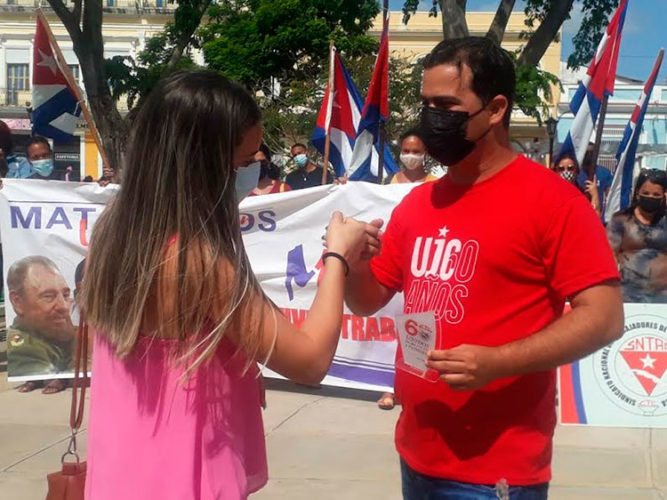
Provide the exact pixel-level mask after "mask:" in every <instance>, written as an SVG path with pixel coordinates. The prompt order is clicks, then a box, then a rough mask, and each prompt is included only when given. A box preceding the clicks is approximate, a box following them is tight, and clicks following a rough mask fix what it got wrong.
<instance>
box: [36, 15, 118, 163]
mask: <svg viewBox="0 0 667 500" xmlns="http://www.w3.org/2000/svg"><path fill="white" fill-rule="evenodd" d="M36 12H37V17H38V18H40V20H41V21H42V23H43V24H44V27H45V28H46V35H47V37H48V38H49V43H50V44H51V48H52V49H53V50H54V52H55V55H56V59H58V65H59V66H60V70H61V71H62V73H63V75H64V76H65V79H66V80H67V83H68V84H69V86H70V87H71V89H72V91H73V92H74V96H75V97H76V100H77V103H78V104H79V106H81V112H82V113H83V116H84V118H85V120H86V122H87V123H88V128H89V129H90V132H91V134H92V136H93V140H94V141H95V145H96V146H97V150H98V151H99V152H100V156H101V157H102V171H103V172H104V175H107V174H111V175H113V170H112V169H111V164H110V163H109V158H108V156H107V154H106V152H105V151H104V146H103V145H102V139H101V137H100V134H99V132H98V130H97V127H96V126H95V121H94V120H93V116H92V115H91V114H90V110H89V109H88V105H87V104H86V101H85V99H84V98H83V94H82V93H81V89H80V88H79V85H78V83H77V82H76V80H75V79H74V75H72V73H71V71H70V69H69V66H68V65H67V61H66V60H65V56H63V53H62V51H61V50H60V45H58V41H57V40H56V37H55V36H54V35H53V32H52V31H51V26H50V25H49V21H48V20H47V19H46V17H45V16H44V13H43V12H42V10H41V9H39V8H38V9H37V11H36Z"/></svg>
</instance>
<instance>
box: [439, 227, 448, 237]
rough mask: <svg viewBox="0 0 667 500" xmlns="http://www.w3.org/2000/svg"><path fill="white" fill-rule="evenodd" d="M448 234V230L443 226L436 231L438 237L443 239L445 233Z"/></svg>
mask: <svg viewBox="0 0 667 500" xmlns="http://www.w3.org/2000/svg"><path fill="white" fill-rule="evenodd" d="M448 232H449V229H447V226H443V227H442V228H441V229H440V230H439V231H438V233H439V234H440V236H442V237H443V238H446V237H447V233H448Z"/></svg>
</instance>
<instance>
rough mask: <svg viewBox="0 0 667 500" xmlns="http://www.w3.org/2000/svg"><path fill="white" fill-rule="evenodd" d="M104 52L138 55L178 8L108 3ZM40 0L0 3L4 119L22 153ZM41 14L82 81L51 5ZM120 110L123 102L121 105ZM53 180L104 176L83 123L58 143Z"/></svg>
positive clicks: (160, 1)
mask: <svg viewBox="0 0 667 500" xmlns="http://www.w3.org/2000/svg"><path fill="white" fill-rule="evenodd" d="M104 2H105V5H106V7H105V9H104V24H103V28H102V33H103V36H104V53H105V56H106V57H113V56H131V57H134V56H135V55H136V54H137V53H138V52H139V51H141V50H142V49H143V47H144V44H145V40H146V39H147V38H149V37H151V36H152V35H154V34H156V33H159V32H160V31H162V29H163V27H164V25H165V23H166V22H168V21H170V20H172V19H173V11H174V8H175V6H174V4H173V3H167V1H166V0H136V1H135V0H104ZM38 4H39V2H38V0H0V120H3V121H5V122H6V123H7V124H8V125H9V127H10V129H12V132H13V136H14V141H15V144H16V149H17V151H19V152H22V151H23V149H24V146H25V143H26V142H27V140H28V138H29V137H30V129H31V127H30V114H29V113H30V109H31V100H32V93H31V86H32V65H33V62H32V59H33V57H32V49H33V40H34V37H35V9H36V7H37V6H38ZM43 4H44V6H43V7H42V10H43V12H44V14H45V15H46V17H47V19H48V20H49V24H50V25H51V29H52V31H53V33H54V35H55V37H56V39H57V40H58V44H59V45H60V47H61V49H62V52H63V55H64V57H65V60H66V61H67V64H68V66H69V68H70V70H71V71H72V74H73V75H74V77H75V78H76V79H77V80H78V81H79V85H80V87H81V88H82V89H83V82H82V81H81V79H80V70H79V61H78V59H77V57H76V55H75V54H74V51H73V50H72V42H71V40H70V38H69V35H68V33H67V30H66V29H65V27H64V26H63V25H62V23H60V21H59V20H58V18H57V16H56V15H55V14H53V11H52V10H51V9H50V8H48V4H47V3H46V2H43ZM119 107H120V108H121V112H123V111H126V109H125V110H123V107H124V105H123V102H122V101H121V102H120V103H119ZM53 148H54V153H55V163H56V168H55V172H54V174H53V175H54V177H56V178H64V173H65V170H66V169H67V167H68V166H71V167H72V171H73V173H72V175H71V176H70V179H72V180H75V179H79V178H83V177H85V176H86V175H90V176H91V177H93V178H94V179H97V178H99V177H100V176H101V175H102V161H101V159H100V157H99V154H98V152H97V148H96V146H95V143H94V142H93V139H92V136H91V134H90V132H89V131H88V128H87V126H86V125H85V123H84V121H83V120H80V121H79V126H78V127H77V130H76V132H75V137H74V139H72V140H71V141H70V142H68V143H58V142H56V143H54V144H53Z"/></svg>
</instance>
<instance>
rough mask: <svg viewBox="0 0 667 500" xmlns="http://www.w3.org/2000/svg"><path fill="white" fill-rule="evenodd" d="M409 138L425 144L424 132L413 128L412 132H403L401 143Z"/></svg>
mask: <svg viewBox="0 0 667 500" xmlns="http://www.w3.org/2000/svg"><path fill="white" fill-rule="evenodd" d="M408 137H416V138H418V139H419V140H421V141H422V142H424V137H423V135H422V132H421V130H419V129H417V128H411V129H410V130H406V131H405V132H403V133H402V134H401V137H400V141H401V142H403V141H404V140H405V139H407V138H408Z"/></svg>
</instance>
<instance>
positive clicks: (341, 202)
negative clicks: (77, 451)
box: [0, 179, 413, 390]
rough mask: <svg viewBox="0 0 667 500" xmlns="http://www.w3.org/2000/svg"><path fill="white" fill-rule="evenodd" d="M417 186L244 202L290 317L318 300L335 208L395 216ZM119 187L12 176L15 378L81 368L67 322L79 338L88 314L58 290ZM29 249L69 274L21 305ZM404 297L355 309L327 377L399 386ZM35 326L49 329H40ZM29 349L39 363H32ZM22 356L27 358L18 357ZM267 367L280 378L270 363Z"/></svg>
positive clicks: (256, 247) (8, 212)
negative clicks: (17, 283) (364, 310)
mask: <svg viewBox="0 0 667 500" xmlns="http://www.w3.org/2000/svg"><path fill="white" fill-rule="evenodd" d="M412 187H413V186H412V185H405V184H403V185H401V184H394V185H390V186H377V185H374V184H367V183H348V184H346V185H344V186H323V187H317V188H312V189H307V190H301V191H293V192H288V193H280V194H274V195H265V196H259V197H251V198H247V199H246V200H244V201H243V202H242V203H241V207H240V211H241V229H242V231H243V234H244V241H245V245H246V250H247V252H248V255H249V257H250V261H251V263H252V267H253V270H254V271H255V274H256V275H257V277H258V278H259V280H260V282H261V284H262V287H263V288H264V290H265V291H266V293H267V295H268V296H269V297H270V298H271V299H272V300H273V301H274V302H275V303H276V304H277V305H278V306H279V307H280V308H281V309H282V310H283V312H284V313H285V315H286V316H287V318H288V319H289V320H290V321H292V322H293V323H295V324H299V323H300V322H301V321H303V319H304V318H305V317H306V315H307V314H308V310H309V308H310V305H311V304H312V301H313V298H314V296H315V292H316V288H317V280H318V277H319V271H320V268H321V262H320V256H321V254H322V251H323V247H322V239H321V237H322V235H323V234H324V231H325V227H326V225H327V223H328V221H329V218H330V216H331V213H332V212H334V211H335V210H340V211H341V212H343V213H344V215H346V216H352V217H355V218H359V219H362V220H372V219H375V218H383V219H385V221H387V220H388V219H389V217H390V215H391V211H392V210H393V208H394V207H395V206H396V204H398V202H399V201H400V200H401V199H402V198H403V196H405V194H406V193H408V192H409V191H410V189H412ZM116 189H117V187H111V186H110V187H107V188H100V187H99V186H97V185H96V184H89V183H82V184H79V183H65V182H53V181H33V180H16V179H5V180H4V188H3V189H2V190H0V236H1V239H2V242H3V256H4V266H3V267H4V269H3V273H4V274H3V276H4V279H5V283H4V285H5V297H6V301H5V302H6V315H7V325H8V326H9V330H8V338H7V342H8V351H9V352H8V358H9V378H10V380H12V381H14V380H33V379H44V378H56V377H63V378H64V377H70V376H71V373H70V371H71V345H70V343H68V340H67V333H66V332H65V333H63V330H67V331H71V333H70V334H69V336H70V337H72V338H73V332H74V330H73V325H76V323H77V322H78V319H77V314H76V308H75V307H74V305H73V301H71V300H70V301H69V303H68V305H67V310H68V311H69V315H67V316H68V318H64V317H63V316H65V315H66V314H65V306H64V303H65V302H67V300H62V301H61V302H60V303H59V302H58V300H59V297H60V295H63V294H60V295H58V294H59V293H60V290H62V289H63V288H64V287H66V288H69V289H71V290H72V293H71V295H72V297H73V295H74V291H75V290H76V285H77V283H76V281H77V278H76V277H75V275H76V274H77V266H78V265H79V264H80V263H81V261H82V260H83V259H84V258H85V255H86V251H87V246H88V240H89V238H90V234H91V229H92V227H93V225H94V223H95V221H96V220H97V219H98V217H99V215H100V214H101V212H102V211H103V210H104V206H105V203H106V202H107V201H108V200H110V199H111V198H112V196H113V195H114V193H115V192H116ZM29 256H42V257H47V258H49V259H51V260H52V261H53V262H54V263H55V265H56V266H57V268H58V271H59V272H58V273H51V274H50V275H49V276H50V278H51V281H49V280H46V281H48V282H49V284H51V285H52V288H53V287H55V289H54V290H50V291H49V290H46V289H45V290H39V289H36V290H35V294H34V296H32V297H29V298H28V299H24V300H23V303H21V299H20V298H17V297H16V296H14V297H13V300H12V297H11V296H10V293H9V290H8V288H7V273H8V271H9V269H10V267H11V266H12V265H13V264H15V263H17V262H20V261H21V260H22V259H25V258H26V257H29ZM24 267H25V266H24ZM38 267H39V266H38ZM15 268H16V267H15ZM15 274H16V273H15ZM54 274H55V276H54ZM58 276H60V277H61V278H59V277H58ZM79 286H80V284H79ZM37 288H39V286H38V287H37ZM46 292H50V293H51V295H48V296H47V299H53V300H52V301H51V302H49V304H50V305H48V304H47V303H46V302H48V301H47V300H46V299H44V300H42V299H40V297H39V294H40V293H46ZM14 295H16V294H14ZM53 297H55V298H53ZM26 300H27V303H26ZM31 300H32V302H30V301H31ZM402 300H403V297H402V295H397V296H396V297H395V298H394V299H393V300H392V301H391V302H390V303H389V304H388V305H387V307H385V308H384V309H383V310H381V311H379V312H378V314H376V315H374V316H371V317H368V318H363V317H358V316H354V315H352V314H350V312H349V311H347V310H346V311H345V316H344V317H343V324H342V328H341V338H340V343H339V347H338V350H337V351H336V356H335V358H334V362H333V365H332V367H331V370H330V372H329V375H328V376H327V377H326V378H325V380H324V382H323V383H324V384H326V385H335V386H343V387H354V388H360V389H373V390H383V389H388V388H391V387H392V384H393V370H394V356H395V351H396V329H395V326H394V317H395V316H396V315H397V314H400V313H401V312H402ZM45 301H46V302H45ZM16 308H18V309H19V310H20V311H22V314H24V315H26V314H27V317H28V321H27V323H28V324H30V325H36V326H33V327H32V328H27V329H26V327H25V326H23V325H22V323H26V321H25V320H24V321H18V322H16V314H17V311H16ZM70 317H71V322H69V318H70ZM68 324H69V325H71V326H70V327H69V328H71V330H68V327H67V325H68ZM38 325H42V326H41V327H40V326H38ZM53 325H55V326H53ZM12 326H13V328H12ZM33 330H40V331H38V332H37V333H36V334H35V331H33ZM50 330H53V331H52V332H51V331H50ZM44 331H46V332H47V333H46V334H45V333H43V332H44ZM28 344H30V346H29V345H28ZM26 353H27V354H26ZM24 356H27V357H28V358H30V359H29V361H30V362H27V361H25V362H23V361H24V359H23V357H24ZM12 357H14V359H12ZM17 359H18V360H19V361H21V362H13V361H16V360H17ZM68 363H69V364H68ZM265 372H266V375H268V376H275V374H273V373H272V372H270V370H265ZM45 375H48V377H45Z"/></svg>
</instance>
